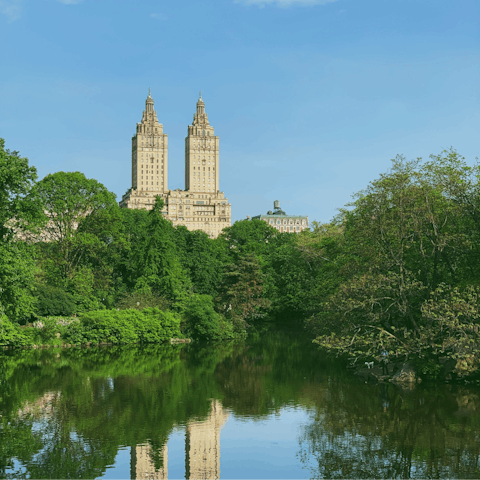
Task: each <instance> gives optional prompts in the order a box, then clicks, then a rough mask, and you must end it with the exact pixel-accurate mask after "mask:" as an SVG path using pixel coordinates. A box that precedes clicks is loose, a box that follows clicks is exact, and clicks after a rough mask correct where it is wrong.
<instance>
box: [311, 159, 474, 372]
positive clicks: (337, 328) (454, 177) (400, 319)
mask: <svg viewBox="0 0 480 480" xmlns="http://www.w3.org/2000/svg"><path fill="white" fill-rule="evenodd" d="M479 173H480V170H479V168H478V167H473V168H472V167H469V166H467V165H466V164H465V161H464V159H463V158H462V157H460V156H459V155H458V154H457V153H456V152H455V151H453V150H450V151H447V152H443V153H442V154H441V155H438V156H432V157H431V160H430V161H427V162H424V163H422V162H421V159H417V160H413V161H405V159H403V158H402V157H398V158H397V159H396V160H394V161H393V165H392V169H391V171H390V172H389V173H388V174H384V175H381V176H380V178H379V179H378V180H375V181H373V182H371V183H370V185H369V186H368V187H367V189H366V190H365V191H362V192H360V193H358V194H357V195H356V196H355V198H356V200H355V201H354V202H353V203H352V204H350V205H349V207H350V209H345V210H343V211H342V213H341V216H340V218H339V219H338V220H337V221H338V223H339V224H341V225H342V227H343V232H344V233H343V237H344V241H343V249H344V252H345V253H346V254H347V256H346V258H349V259H351V261H349V262H342V261H340V262H338V266H337V271H338V274H339V277H340V278H342V282H341V284H340V285H339V286H338V288H337V289H336V290H335V292H333V294H331V295H329V296H327V295H324V296H323V299H322V302H321V308H320V311H319V312H318V313H317V314H316V315H315V316H314V317H313V319H312V321H311V322H310V323H311V324H313V326H314V327H315V328H316V329H317V334H319V336H318V337H317V339H316V341H317V343H319V344H320V345H322V346H323V347H325V348H327V349H331V350H334V351H337V352H340V353H348V354H349V355H351V356H352V357H354V358H361V357H362V356H369V357H372V356H373V357H375V356H376V355H378V349H379V348H380V346H384V347H387V348H390V349H391V350H392V351H393V352H395V353H396V354H399V355H407V356H408V355H415V356H416V357H417V358H423V357H425V358H426V357H428V355H430V354H431V353H432V352H433V350H434V349H432V348H433V345H434V344H435V343H436V342H437V340H438V338H437V337H436V338H437V340H435V341H433V340H432V337H431V335H430V333H429V332H430V331H431V330H432V329H435V328H436V327H434V326H433V323H432V321H431V318H433V317H434V316H435V315H438V316H439V318H440V317H442V318H444V319H445V322H446V323H445V324H450V325H453V324H454V322H453V320H451V319H449V317H448V315H447V313H445V312H444V311H445V308H444V307H442V306H441V305H445V303H442V302H444V301H443V300H440V299H441V298H443V297H442V295H440V294H439V289H440V290H444V289H445V287H442V285H444V284H446V285H449V286H450V287H449V288H451V287H452V286H458V287H464V286H465V280H464V279H465V278H466V277H467V278H469V280H470V281H474V282H475V283H477V282H478V281H479V280H480V275H478V272H474V271H473V270H472V268H471V265H472V264H475V262H476V261H477V260H478V258H479V253H480V250H479V248H478V245H479V242H478V240H477V239H478V238H479V237H478V232H479V230H478V226H477V225H479V224H478V223H477V222H476V211H475V206H476V205H477V203H478V200H477V198H476V197H477V192H478V188H479V186H478V184H479V182H478V178H479ZM344 257H345V254H344ZM339 258H341V257H339ZM462 295H463V293H462V289H461V290H460V291H458V292H457V294H456V295H455V297H454V299H455V301H456V302H457V307H456V308H458V311H466V312H468V311H470V312H473V311H474V308H473V306H472V303H471V302H472V301H473V300H471V299H472V298H474V297H475V296H474V295H473V294H471V293H470V294H466V297H465V298H467V299H469V300H465V298H464V297H462ZM432 302H433V303H432ZM438 302H440V303H438ZM453 303H455V302H453ZM448 304H449V305H450V306H451V305H452V299H450V300H449V303H448ZM427 306H428V308H427ZM452 308H453V307H452ZM427 312H437V313H435V314H432V313H429V314H427ZM441 312H444V313H441ZM477 321H478V320H477V316H476V314H473V313H472V314H471V315H469V316H468V315H467V316H465V317H464V320H463V321H462V322H461V323H462V326H461V327H458V328H457V327H456V328H457V334H456V338H457V340H458V341H457V347H458V348H457V347H456V348H457V349H451V350H450V351H451V354H452V355H453V352H454V351H456V352H458V351H459V350H462V349H461V348H459V347H460V343H461V342H463V340H460V338H461V337H462V338H467V337H468V335H466V334H465V328H467V330H468V328H470V327H464V324H465V323H466V324H468V325H470V326H472V325H474V324H476V322H477ZM452 322H453V323H452ZM452 328H453V327H452ZM447 330H448V329H444V330H443V333H442V334H441V335H440V336H441V337H443V338H444V339H446V336H447ZM460 332H463V333H460ZM468 338H470V339H471V338H473V337H468ZM440 343H442V342H440ZM440 350H441V348H440V349H439V350H438V351H437V353H438V352H440ZM462 351H463V350H462ZM470 353H472V354H473V352H470ZM466 354H467V353H466ZM475 355H478V352H477V353H476V354H475ZM472 362H473V363H476V360H475V361H474V360H473V359H472ZM473 363H472V364H473Z"/></svg>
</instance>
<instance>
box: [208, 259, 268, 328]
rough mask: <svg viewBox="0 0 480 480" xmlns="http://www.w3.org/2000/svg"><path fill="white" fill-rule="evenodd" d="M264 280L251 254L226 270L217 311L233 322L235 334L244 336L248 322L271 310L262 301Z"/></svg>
mask: <svg viewBox="0 0 480 480" xmlns="http://www.w3.org/2000/svg"><path fill="white" fill-rule="evenodd" d="M263 280H264V275H263V274H262V271H261V268H260V265H259V263H258V260H257V258H256V257H255V255H254V254H251V253H250V254H246V255H243V256H241V257H240V258H239V260H238V262H237V263H235V264H230V265H227V266H226V267H225V276H224V283H223V285H222V287H221V290H220V296H219V299H218V302H217V303H218V310H219V311H220V313H222V314H223V315H224V316H225V317H226V318H227V319H230V320H231V321H232V323H233V325H234V327H235V328H236V330H237V332H244V331H245V330H246V329H247V328H248V327H249V326H250V325H249V323H248V321H252V320H255V319H258V318H261V317H263V316H264V310H265V309H266V308H267V307H269V306H270V302H269V301H268V300H266V299H265V298H264V297H263Z"/></svg>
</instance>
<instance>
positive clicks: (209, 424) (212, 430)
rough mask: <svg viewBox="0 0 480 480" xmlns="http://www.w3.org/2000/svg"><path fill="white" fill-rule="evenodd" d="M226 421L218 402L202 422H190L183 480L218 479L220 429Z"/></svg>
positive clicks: (216, 401) (215, 402)
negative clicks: (184, 479) (187, 479)
mask: <svg viewBox="0 0 480 480" xmlns="http://www.w3.org/2000/svg"><path fill="white" fill-rule="evenodd" d="M227 419H228V414H227V413H225V412H224V411H223V408H222V404H221V403H220V402H219V401H218V400H214V401H212V410H211V412H210V415H209V416H208V418H207V419H206V420H204V421H203V422H190V423H189V424H188V426H187V432H186V438H185V478H192V479H214V478H215V479H218V478H220V429H221V428H222V427H223V425H224V424H225V422H226V421H227Z"/></svg>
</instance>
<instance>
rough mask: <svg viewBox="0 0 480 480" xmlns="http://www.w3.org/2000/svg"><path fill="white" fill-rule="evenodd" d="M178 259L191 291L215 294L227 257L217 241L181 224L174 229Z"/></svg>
mask: <svg viewBox="0 0 480 480" xmlns="http://www.w3.org/2000/svg"><path fill="white" fill-rule="evenodd" d="M174 241H175V244H176V246H177V250H178V256H179V259H180V261H181V263H182V265H183V267H184V268H185V270H186V271H187V272H188V275H189V277H190V279H191V281H192V288H193V291H194V292H196V293H199V294H206V295H212V296H216V295H217V293H218V286H219V285H220V283H221V282H222V277H223V265H224V262H225V260H226V259H227V258H228V257H227V256H226V254H225V250H224V249H223V248H222V247H223V245H221V244H220V243H219V242H216V241H212V240H211V239H210V238H209V237H208V235H207V234H206V233H204V232H202V231H200V230H195V231H193V232H190V231H189V230H187V229H186V228H185V227H183V226H179V227H177V228H175V230H174Z"/></svg>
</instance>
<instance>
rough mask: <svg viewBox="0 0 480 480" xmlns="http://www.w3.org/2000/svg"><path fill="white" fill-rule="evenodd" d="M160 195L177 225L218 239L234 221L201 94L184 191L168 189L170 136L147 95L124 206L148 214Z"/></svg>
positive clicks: (189, 143) (189, 138)
mask: <svg viewBox="0 0 480 480" xmlns="http://www.w3.org/2000/svg"><path fill="white" fill-rule="evenodd" d="M157 195H158V196H160V197H161V198H162V199H163V201H164V203H165V206H164V209H163V215H164V217H165V218H167V219H168V220H171V221H172V223H173V225H174V226H178V225H184V226H185V227H187V228H188V229H189V230H203V231H204V232H205V233H207V234H208V235H209V236H210V237H212V238H215V237H217V236H218V235H219V234H220V233H221V231H222V230H223V229H224V228H225V227H229V226H230V225H231V223H232V220H231V219H232V217H231V205H230V204H229V203H228V199H227V198H225V195H224V193H223V192H221V191H220V160H219V139H218V136H216V135H215V132H214V130H213V127H212V126H211V125H210V123H209V121H208V115H207V113H206V112H205V103H204V101H203V100H202V96H201V95H200V98H199V99H198V102H197V111H196V112H195V114H194V116H193V122H192V125H189V126H188V134H187V137H186V138H185V190H180V189H176V190H169V188H168V136H167V134H166V133H164V131H163V125H162V124H161V123H159V122H158V118H157V113H156V112H155V110H154V108H153V98H152V96H151V94H150V93H149V94H148V97H147V100H146V104H145V110H144V112H143V117H142V121H141V122H140V123H137V131H136V133H135V135H134V136H133V137H132V188H130V189H129V190H128V191H127V193H126V194H125V195H124V196H123V197H122V200H121V202H120V206H121V207H124V208H146V209H147V210H149V209H151V208H152V206H153V204H154V202H155V197H156V196H157Z"/></svg>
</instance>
